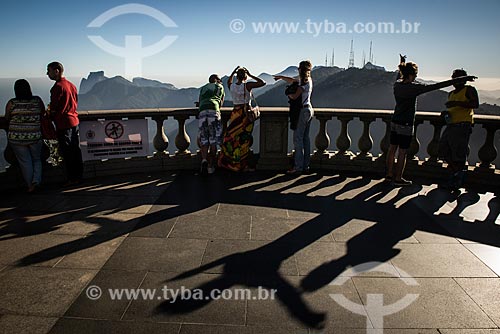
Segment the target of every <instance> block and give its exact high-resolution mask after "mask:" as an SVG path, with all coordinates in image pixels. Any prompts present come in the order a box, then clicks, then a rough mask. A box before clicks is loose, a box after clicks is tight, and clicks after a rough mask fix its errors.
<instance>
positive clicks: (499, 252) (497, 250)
mask: <svg viewBox="0 0 500 334" xmlns="http://www.w3.org/2000/svg"><path fill="white" fill-rule="evenodd" d="M464 246H465V247H466V248H467V249H468V250H470V251H471V252H472V253H473V254H474V255H476V256H477V257H478V258H479V259H480V260H481V261H483V262H484V263H485V264H486V265H487V266H488V267H489V268H490V269H491V270H493V271H494V272H495V273H496V274H497V275H498V276H500V247H493V246H489V245H481V244H465V245H464Z"/></svg>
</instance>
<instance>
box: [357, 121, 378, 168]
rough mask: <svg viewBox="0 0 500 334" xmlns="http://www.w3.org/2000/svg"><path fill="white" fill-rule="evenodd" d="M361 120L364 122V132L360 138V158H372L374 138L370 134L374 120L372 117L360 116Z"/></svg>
mask: <svg viewBox="0 0 500 334" xmlns="http://www.w3.org/2000/svg"><path fill="white" fill-rule="evenodd" d="M359 120H360V121H361V122H363V133H362V134H361V137H359V140H358V147H359V151H360V152H359V154H358V156H357V158H358V159H371V157H372V154H371V153H370V150H371V149H372V147H373V139H372V137H371V135H370V124H371V122H373V120H374V119H373V118H371V117H360V118H359Z"/></svg>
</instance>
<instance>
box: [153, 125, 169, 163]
mask: <svg viewBox="0 0 500 334" xmlns="http://www.w3.org/2000/svg"><path fill="white" fill-rule="evenodd" d="M166 119H167V117H164V116H157V117H153V120H154V121H155V122H156V134H155V137H154V138H153V147H154V148H155V150H156V152H155V156H160V155H168V152H167V151H166V149H167V147H168V138H167V135H166V134H165V129H164V127H163V121H165V120H166Z"/></svg>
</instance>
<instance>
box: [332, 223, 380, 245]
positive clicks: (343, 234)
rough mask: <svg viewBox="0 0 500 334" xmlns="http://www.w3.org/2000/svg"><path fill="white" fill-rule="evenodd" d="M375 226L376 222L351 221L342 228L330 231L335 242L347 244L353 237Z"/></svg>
mask: <svg viewBox="0 0 500 334" xmlns="http://www.w3.org/2000/svg"><path fill="white" fill-rule="evenodd" d="M375 224H377V223H376V222H372V221H367V220H361V219H351V220H349V221H348V222H347V223H345V224H344V225H342V226H339V227H337V228H336V229H335V230H333V231H332V236H333V239H334V240H335V241H338V242H347V241H349V240H350V239H352V238H353V237H355V236H357V235H359V234H361V233H363V231H365V230H366V229H368V228H370V227H372V226H374V225H375Z"/></svg>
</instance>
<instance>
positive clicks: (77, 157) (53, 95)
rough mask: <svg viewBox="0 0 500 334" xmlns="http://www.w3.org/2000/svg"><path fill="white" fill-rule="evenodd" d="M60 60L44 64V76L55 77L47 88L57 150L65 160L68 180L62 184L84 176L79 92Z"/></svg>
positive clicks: (67, 184) (75, 180) (68, 184)
mask: <svg viewBox="0 0 500 334" xmlns="http://www.w3.org/2000/svg"><path fill="white" fill-rule="evenodd" d="M63 73H64V67H63V65H62V64H61V63H59V62H52V63H50V64H48V65H47V76H48V77H49V78H50V79H51V80H54V81H55V84H54V86H52V88H51V89H50V115H51V118H52V119H53V120H54V123H55V125H56V132H57V141H58V143H59V152H60V153H61V156H62V157H63V160H64V166H65V170H66V177H67V181H66V183H65V184H64V186H73V185H77V184H79V183H80V182H81V181H82V178H83V160H82V151H81V149H80V130H79V127H78V124H80V121H79V120H78V112H77V111H76V108H77V106H78V93H77V90H76V87H75V85H73V84H72V83H71V82H70V81H69V80H67V79H66V78H65V77H64V74H63Z"/></svg>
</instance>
